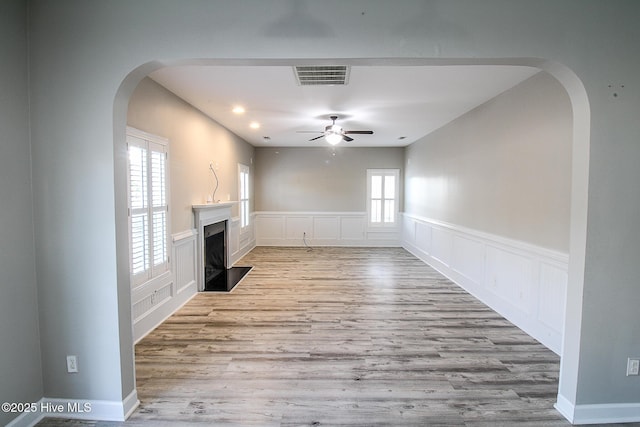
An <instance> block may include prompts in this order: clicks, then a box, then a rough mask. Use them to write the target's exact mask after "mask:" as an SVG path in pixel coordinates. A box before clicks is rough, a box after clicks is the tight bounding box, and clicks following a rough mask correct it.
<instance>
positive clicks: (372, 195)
mask: <svg viewBox="0 0 640 427" xmlns="http://www.w3.org/2000/svg"><path fill="white" fill-rule="evenodd" d="M399 183H400V170H399V169H367V210H368V215H369V226H370V227H395V226H396V225H397V221H398V212H399V203H398V193H399V187H400V184H399Z"/></svg>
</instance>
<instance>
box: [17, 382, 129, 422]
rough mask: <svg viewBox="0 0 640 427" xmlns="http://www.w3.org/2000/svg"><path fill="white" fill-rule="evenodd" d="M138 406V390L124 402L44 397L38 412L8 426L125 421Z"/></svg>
mask: <svg viewBox="0 0 640 427" xmlns="http://www.w3.org/2000/svg"><path fill="white" fill-rule="evenodd" d="M138 405H140V401H139V400H138V393H137V391H136V390H133V391H132V392H131V393H129V395H128V396H127V397H126V398H125V399H124V400H123V401H122V402H118V401H110V400H78V399H58V398H49V397H43V398H42V399H40V400H39V401H38V402H37V403H36V404H35V406H36V409H37V410H36V411H34V412H25V413H23V414H22V415H20V416H19V417H17V418H16V419H14V420H13V421H11V422H10V423H9V424H7V427H31V426H34V425H36V424H37V423H39V422H40V421H42V420H43V419H44V418H66V419H74V420H96V421H125V420H126V419H127V418H128V417H129V416H130V415H131V414H132V413H133V411H135V410H136V408H137V407H138Z"/></svg>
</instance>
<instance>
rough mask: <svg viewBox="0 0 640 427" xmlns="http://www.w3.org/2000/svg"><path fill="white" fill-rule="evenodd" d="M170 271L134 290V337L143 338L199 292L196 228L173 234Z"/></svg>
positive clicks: (136, 340)
mask: <svg viewBox="0 0 640 427" xmlns="http://www.w3.org/2000/svg"><path fill="white" fill-rule="evenodd" d="M171 242H172V245H171V262H170V271H169V272H167V273H166V274H164V275H162V276H160V277H159V278H157V279H154V280H151V281H149V282H147V283H144V284H142V285H141V286H138V287H136V288H134V289H133V290H132V292H131V301H132V305H133V308H132V311H133V312H132V316H133V339H134V342H138V341H140V340H141V339H142V338H143V337H144V336H145V335H147V334H148V333H149V332H151V331H152V330H154V329H155V328H156V327H157V326H158V325H159V324H160V323H162V322H164V321H165V319H167V318H168V317H169V316H171V315H172V314H173V313H175V311H176V310H178V309H179V308H180V307H182V306H183V305H184V304H185V303H186V302H187V301H189V300H190V299H191V298H193V296H195V294H196V292H197V282H196V277H197V264H196V253H197V231H196V230H185V231H181V232H179V233H176V234H173V235H172V236H171Z"/></svg>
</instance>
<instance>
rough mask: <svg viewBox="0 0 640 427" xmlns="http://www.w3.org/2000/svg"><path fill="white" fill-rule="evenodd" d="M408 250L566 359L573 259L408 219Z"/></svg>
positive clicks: (404, 226) (404, 231)
mask: <svg viewBox="0 0 640 427" xmlns="http://www.w3.org/2000/svg"><path fill="white" fill-rule="evenodd" d="M402 217H403V221H402V246H403V247H404V248H405V249H407V250H408V251H410V252H411V253H413V254H414V255H416V256H417V257H418V258H420V259H421V260H423V261H424V262H426V263H427V264H429V265H431V266H433V267H434V268H435V269H437V270H438V271H440V272H441V273H442V274H444V275H445V276H447V277H448V278H450V279H451V280H453V281H454V282H455V283H457V284H458V285H459V286H461V287H462V288H464V289H465V290H467V291H468V292H469V293H471V294H472V295H474V296H475V297H476V298H478V299H479V300H481V301H482V302H484V303H485V304H487V305H488V306H489V307H491V308H492V309H494V310H495V311H497V312H498V313H500V314H501V315H502V316H504V317H505V318H507V319H508V320H509V321H511V322H512V323H513V324H515V325H516V326H518V327H519V328H521V329H522V330H524V331H525V332H527V333H528V334H529V335H531V336H532V337H534V338H535V339H537V340H538V341H540V342H541V343H542V344H544V345H545V346H547V347H548V348H549V349H551V350H552V351H554V352H555V353H557V354H560V351H561V348H562V347H561V346H562V334H563V330H564V325H563V322H564V309H565V298H566V289H567V270H568V264H569V256H568V254H565V253H561V252H557V251H553V250H549V249H546V248H541V247H539V246H535V245H531V244H528V243H526V242H521V241H517V240H511V239H508V238H505V237H502V236H496V235H492V234H489V233H484V232H481V231H477V230H472V229H469V228H465V227H460V226H457V225H454V224H447V223H444V222H440V221H434V220H431V219H428V218H424V217H419V216H415V215H408V214H403V215H402Z"/></svg>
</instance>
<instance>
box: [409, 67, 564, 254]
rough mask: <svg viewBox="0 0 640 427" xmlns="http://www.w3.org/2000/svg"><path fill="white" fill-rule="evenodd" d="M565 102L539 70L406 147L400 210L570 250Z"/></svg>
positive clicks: (552, 81) (560, 91) (557, 85)
mask: <svg viewBox="0 0 640 427" xmlns="http://www.w3.org/2000/svg"><path fill="white" fill-rule="evenodd" d="M571 145H572V117H571V104H570V101H569V97H568V96H567V93H566V91H565V90H564V89H563V87H562V86H561V85H560V83H559V82H558V81H557V80H555V79H554V78H553V77H551V76H550V75H549V74H547V73H544V72H541V73H538V74H536V75H535V76H533V77H531V78H530V79H528V80H526V81H524V82H523V83H521V84H519V85H517V86H516V87H514V88H512V89H510V90H508V91H506V92H504V93H503V94H501V95H500V96H498V97H496V98H494V99H492V100H491V101H489V102H487V103H485V104H483V105H482V106H480V107H478V108H476V109H474V110H472V111H470V112H469V113H467V114H465V115H464V116H462V117H460V118H458V119H457V120H454V121H453V122H451V123H449V124H448V125H447V126H444V127H443V128H440V129H439V130H437V131H436V132H434V133H432V134H430V135H428V136H427V137H425V138H423V139H422V140H421V141H418V142H416V143H414V144H412V145H410V146H409V147H408V148H407V152H406V163H407V166H406V183H405V188H406V192H407V198H406V200H407V203H406V205H405V211H406V212H407V213H410V214H414V215H418V216H423V217H425V218H429V219H435V220H439V221H444V222H448V223H451V224H455V225H461V226H464V227H467V228H471V229H474V230H479V231H484V232H487V233H492V234H497V235H499V236H504V237H508V238H511V239H515V240H521V241H524V242H528V243H532V244H535V245H538V246H542V247H546V248H549V249H554V250H558V251H561V252H565V253H568V252H569V217H570V208H571V206H570V200H571Z"/></svg>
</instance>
